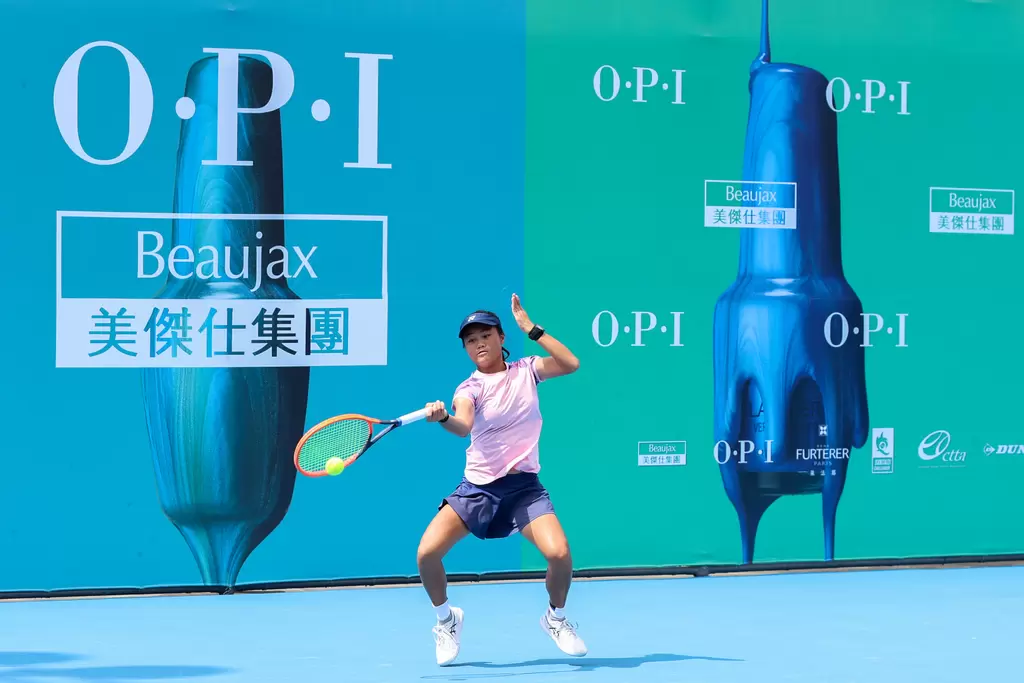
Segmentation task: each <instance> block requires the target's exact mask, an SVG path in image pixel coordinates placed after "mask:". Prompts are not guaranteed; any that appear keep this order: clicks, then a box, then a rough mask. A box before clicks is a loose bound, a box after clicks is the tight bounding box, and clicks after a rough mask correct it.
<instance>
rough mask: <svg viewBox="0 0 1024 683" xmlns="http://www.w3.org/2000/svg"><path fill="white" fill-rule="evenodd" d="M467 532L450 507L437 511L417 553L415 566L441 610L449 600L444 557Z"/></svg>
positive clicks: (432, 599)
mask: <svg viewBox="0 0 1024 683" xmlns="http://www.w3.org/2000/svg"><path fill="white" fill-rule="evenodd" d="M468 533H469V529H468V528H466V525H465V523H463V521H462V518H460V517H459V515H458V514H457V513H456V512H455V510H452V508H451V506H449V505H445V506H444V507H443V508H441V509H440V510H438V511H437V515H435V516H434V519H433V521H431V522H430V525H429V526H427V530H426V531H425V532H423V538H422V539H420V547H419V549H418V550H417V551H416V565H417V566H418V567H419V570H420V580H421V581H422V582H423V587H424V588H425V589H426V590H427V595H428V596H430V601H431V602H432V603H433V604H434V607H439V606H441V605H443V604H444V603H445V601H447V600H448V576H447V574H445V571H444V563H443V560H444V556H445V555H447V554H448V551H449V550H451V549H452V548H453V547H454V546H455V544H456V543H458V542H459V541H461V540H462V539H463V538H465V537H466V535H467V534H468Z"/></svg>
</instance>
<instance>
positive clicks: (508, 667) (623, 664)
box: [423, 654, 744, 681]
mask: <svg viewBox="0 0 1024 683" xmlns="http://www.w3.org/2000/svg"><path fill="white" fill-rule="evenodd" d="M691 659H693V660H703V661H706V662H742V661H744V660H742V659H729V658H726V657H698V656H691V655H671V654H650V655H644V656H643V657H585V658H581V659H574V658H569V657H565V658H563V659H531V660H529V661H525V662H506V663H501V664H495V663H493V662H465V663H461V664H454V665H452V666H451V667H450V668H452V669H457V670H458V671H457V672H452V673H451V674H447V675H436V676H423V678H425V679H443V680H450V681H467V680H473V679H478V678H506V677H511V676H535V675H539V674H545V675H550V674H551V673H553V672H552V671H512V669H525V668H528V667H535V666H571V667H572V668H573V670H574V671H595V670H597V669H635V668H637V667H640V666H643V665H644V664H659V663H667V662H685V661H688V660H691ZM466 669H491V670H494V671H495V673H473V672H471V671H467V670H466ZM502 670H504V671H503V672H502Z"/></svg>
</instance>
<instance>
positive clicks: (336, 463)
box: [327, 456, 345, 477]
mask: <svg viewBox="0 0 1024 683" xmlns="http://www.w3.org/2000/svg"><path fill="white" fill-rule="evenodd" d="M344 471H345V461H344V460H342V459H341V458H339V457H338V456H334V457H333V458H329V459H328V460H327V474H329V475H331V476H332V477H336V476H338V475H339V474H341V473H342V472H344Z"/></svg>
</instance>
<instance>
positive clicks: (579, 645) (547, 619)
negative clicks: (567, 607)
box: [540, 612, 587, 657]
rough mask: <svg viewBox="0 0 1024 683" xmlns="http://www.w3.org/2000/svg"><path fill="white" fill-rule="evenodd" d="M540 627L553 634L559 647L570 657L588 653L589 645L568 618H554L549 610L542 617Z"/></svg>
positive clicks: (550, 634)
mask: <svg viewBox="0 0 1024 683" xmlns="http://www.w3.org/2000/svg"><path fill="white" fill-rule="evenodd" d="M540 627H541V628H542V629H544V631H545V632H546V633H547V634H548V635H549V636H551V639H552V640H553V641H555V645H557V646H558V649H559V650H561V651H562V652H564V653H565V654H567V655H569V656H570V657H582V656H584V655H585V654H587V646H586V644H585V643H584V642H583V639H582V638H580V637H579V635H578V634H577V633H576V627H575V626H574V625H572V624H570V623H569V621H568V620H566V619H561V620H559V619H552V618H551V615H550V614H549V613H547V612H545V613H544V616H542V617H541V618H540Z"/></svg>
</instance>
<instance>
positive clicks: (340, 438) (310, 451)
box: [298, 419, 372, 472]
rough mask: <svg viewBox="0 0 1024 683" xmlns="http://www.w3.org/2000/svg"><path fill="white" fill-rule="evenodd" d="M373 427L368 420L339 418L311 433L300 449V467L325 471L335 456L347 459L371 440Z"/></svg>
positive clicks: (307, 469) (310, 470)
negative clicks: (329, 461) (328, 462)
mask: <svg viewBox="0 0 1024 683" xmlns="http://www.w3.org/2000/svg"><path fill="white" fill-rule="evenodd" d="M371 432H372V428H371V426H370V423H369V422H367V421H366V420H359V419H353V420H339V421H338V422H332V423H331V424H329V425H327V426H325V427H323V428H322V429H320V430H318V431H316V432H315V433H313V434H311V435H310V437H309V439H307V440H306V443H304V444H303V445H302V448H301V449H300V451H299V463H298V464H299V467H300V468H302V469H303V470H305V471H307V472H323V471H324V470H326V469H327V461H328V460H330V459H331V458H333V457H338V458H341V459H342V460H347V459H348V458H350V457H352V456H353V455H356V454H357V453H359V452H360V451H362V450H363V448H365V447H366V444H367V443H368V442H369V440H370V434H371Z"/></svg>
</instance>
